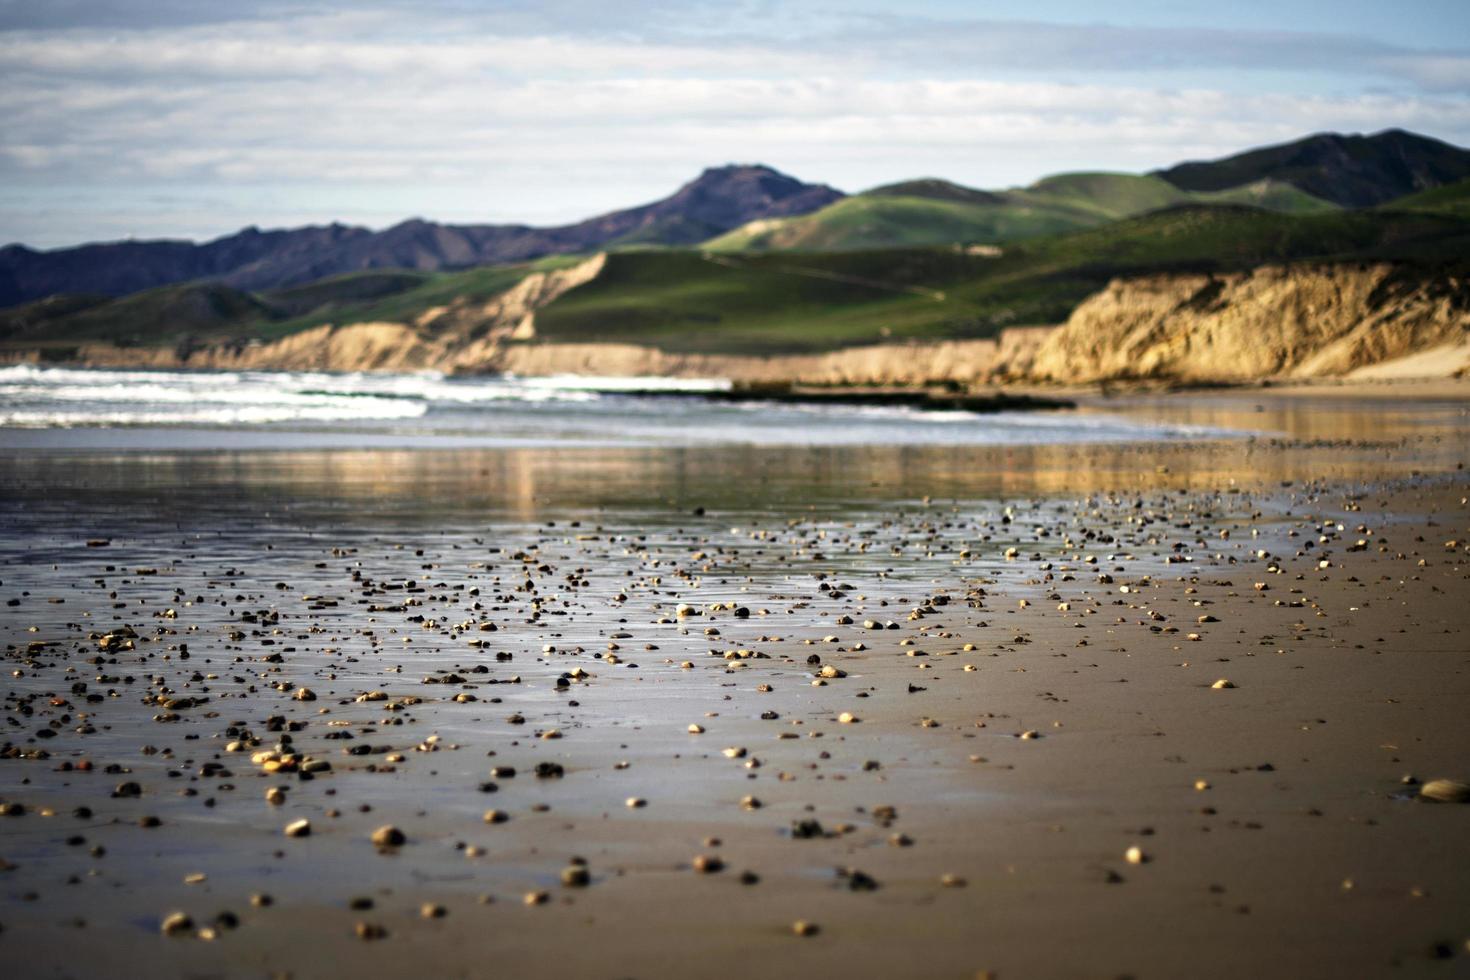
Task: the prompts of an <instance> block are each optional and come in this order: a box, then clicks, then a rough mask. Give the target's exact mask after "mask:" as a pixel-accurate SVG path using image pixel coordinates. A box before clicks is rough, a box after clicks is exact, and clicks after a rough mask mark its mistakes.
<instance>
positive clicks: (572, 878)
mask: <svg viewBox="0 0 1470 980" xmlns="http://www.w3.org/2000/svg"><path fill="white" fill-rule="evenodd" d="M591 882H592V873H591V872H589V871H588V870H587V866H586V865H585V864H573V865H569V866H567V867H565V868H562V869H561V883H562V884H563V885H566V886H567V887H568V888H586V887H587V886H588V885H589V884H591Z"/></svg>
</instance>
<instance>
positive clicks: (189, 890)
mask: <svg viewBox="0 0 1470 980" xmlns="http://www.w3.org/2000/svg"><path fill="white" fill-rule="evenodd" d="M1108 408H1109V410H1111V411H1120V412H1124V413H1130V414H1138V415H1140V416H1146V417H1150V418H1163V419H1167V420H1170V421H1188V422H1197V423H1199V424H1219V425H1240V426H1251V427H1254V428H1258V429H1260V430H1262V432H1263V434H1262V435H1260V436H1258V437H1256V438H1253V439H1249V440H1245V439H1242V440H1230V441H1220V442H1209V443H1189V444H1186V443H1175V444H1154V445H1149V446H1090V447H1066V446H1053V447H1032V448H1025V449H1018V448H1007V449H994V450H986V449H965V450H958V449H945V448H942V447H930V448H926V449H923V450H906V449H903V448H873V449H849V450H843V451H821V450H799V449H784V450H779V451H775V450H759V449H738V448H727V449H718V450H715V449H711V450H618V451H611V450H609V451H598V450H508V451H491V450H484V451H472V452H454V453H451V452H439V451H429V452H417V453H416V452H356V451H354V452H298V453H183V454H168V453H146V452H132V453H116V454H99V453H95V452H92V453H82V452H65V453H55V452H51V453H47V452H38V451H30V450H25V451H22V450H13V451H11V452H10V453H9V454H8V455H7V458H6V460H5V462H6V467H5V475H4V476H3V478H0V480H3V491H4V492H3V498H4V503H3V505H0V507H3V509H0V519H3V528H4V535H3V540H0V558H3V564H0V600H4V601H5V602H6V603H8V604H7V605H5V606H0V617H3V618H0V634H3V636H0V640H3V643H4V645H5V656H6V671H7V673H6V680H5V683H4V694H5V704H4V715H5V720H4V725H5V735H4V736H3V739H0V742H3V745H4V747H5V752H4V758H0V802H3V805H4V807H5V809H6V813H7V815H5V816H0V859H3V864H0V868H3V869H4V870H0V929H3V931H0V957H3V959H0V963H3V964H4V970H5V973H6V975H7V976H16V977H95V976H108V977H125V976H140V977H141V976H150V977H155V976H191V977H192V976H199V977H213V976H228V977H235V976H240V977H265V976H283V975H289V976H293V977H337V976H347V975H376V976H401V975H419V976H426V977H429V976H432V977H481V976H510V977H577V978H581V977H587V978H620V977H695V978H697V977H728V976H745V975H753V976H764V977H773V978H781V977H837V976H855V977H909V976H913V977H919V976H922V977H956V978H968V977H975V976H979V975H985V974H987V973H990V974H993V975H995V976H998V977H1001V978H1012V977H1118V976H1133V977H1140V978H1144V977H1183V976H1188V977H1216V976H1220V977H1224V976H1242V975H1245V976H1263V977H1343V976H1377V975H1386V974H1393V975H1395V976H1400V975H1402V976H1419V975H1424V976H1431V975H1432V976H1447V975H1450V973H1452V972H1454V971H1455V970H1457V969H1458V970H1460V971H1462V972H1463V971H1464V970H1466V969H1467V968H1470V946H1467V943H1470V873H1467V870H1466V869H1467V868H1470V805H1458V804H1453V803H1435V802H1429V801H1426V800H1425V799H1423V798H1422V793H1421V791H1422V790H1423V788H1424V784H1425V783H1426V782H1428V781H1431V780H1437V779H1450V780H1456V781H1460V782H1467V781H1470V720H1467V719H1470V710H1467V707H1466V706H1467V704H1470V508H1467V505H1466V496H1467V493H1470V481H1467V479H1466V476H1465V473H1464V470H1463V466H1464V464H1465V462H1466V460H1467V459H1470V426H1467V424H1466V417H1465V410H1464V408H1463V406H1462V405H1460V404H1455V403H1448V402H1445V403H1441V402H1433V403H1419V402H1391V403H1389V402H1381V401H1371V402H1365V401H1356V402H1351V403H1348V402H1336V401H1331V400H1327V401H1321V400H1318V401H1313V400H1309V399H1300V398H1293V397H1282V398H1273V397H1272V396H1270V395H1269V394H1263V393H1254V392H1252V393H1233V394H1232V393H1225V394H1216V395H1194V396H1154V397H1139V398H1134V399H1131V400H1130V399H1125V400H1122V401H1117V402H1110V403H1109V404H1108ZM492 626H493V628H491V627H492ZM129 634H135V635H129ZM824 673H825V674H827V675H832V676H825V677H824V676H823V674H824ZM303 691H305V692H307V693H302V692H303ZM696 728H697V729H699V731H695V730H694V729H696ZM322 762H325V763H326V764H327V767H325V768H323V767H322V766H321V765H320V763H322ZM271 769H275V770H276V771H274V772H271V771H268V770H271ZM511 769H513V770H514V773H513V774H511V773H510V772H509V771H508V770H511ZM304 770H316V771H314V772H306V771H304ZM304 777H308V778H304ZM1436 791H1437V790H1436ZM1451 792H1452V791H1451ZM268 797H269V798H268ZM271 799H277V800H278V802H271ZM488 811H498V812H499V813H500V814H501V815H502V817H503V819H502V818H498V817H494V816H493V815H490V814H489V813H488ZM487 817H489V819H487ZM301 820H306V821H308V823H309V834H306V835H302V836H288V834H287V833H286V830H287V828H288V826H290V825H292V824H294V823H296V822H297V821H301ZM386 827H392V828H396V829H397V830H398V831H400V832H401V834H402V835H403V842H402V843H401V844H400V845H397V846H387V847H383V846H379V845H377V844H375V843H374V840H373V837H374V834H375V832H377V831H380V830H381V829H383V828H386ZM577 869H584V870H577ZM567 882H569V883H567ZM170 916H175V918H173V919H172V920H170ZM185 918H186V919H187V922H186V921H185ZM165 923H168V924H169V925H170V926H171V934H168V935H165V934H163V930H164V926H165ZM799 923H801V924H804V927H799V926H798V924H799Z"/></svg>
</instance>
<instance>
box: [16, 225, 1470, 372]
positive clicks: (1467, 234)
mask: <svg viewBox="0 0 1470 980" xmlns="http://www.w3.org/2000/svg"><path fill="white" fill-rule="evenodd" d="M902 200H906V201H921V202H922V201H924V199H923V198H902ZM931 203H940V204H943V203H953V202H944V201H940V202H931ZM1467 254H1470V221H1467V220H1466V219H1465V218H1464V217H1457V216H1455V215H1453V214H1438V213H1433V212H1431V211H1419V210H1406V209H1404V210H1400V209H1389V208H1380V209H1365V210H1344V209H1336V208H1335V209H1331V210H1327V211H1322V212H1317V213H1311V214H1285V213H1279V212H1272V211H1265V210H1261V209H1259V208H1254V207H1247V206H1243V205H1235V204H1227V205H1220V204H1198V203H1189V204H1185V205H1180V206H1174V207H1166V208H1161V209H1156V210H1151V211H1149V212H1147V213H1145V214H1141V215H1136V216H1134V217H1129V218H1124V219H1121V220H1118V221H1114V222H1110V223H1107V224H1103V225H1099V226H1097V227H1093V228H1088V229H1085V230H1081V231H1074V232H1069V233H1067V234H1061V235H1053V236H1046V237H1039V238H1033V239H1028V240H1026V241H1020V242H1016V243H1013V244H1011V245H1007V246H1006V247H1005V248H1004V250H1002V251H1001V252H1000V254H996V252H995V251H994V250H978V249H968V248H960V247H955V246H952V245H946V246H943V247H932V246H931V247H922V248H913V247H908V248H893V249H883V250H868V251H859V250H847V251H826V252H800V253H798V252H789V251H788V252H778V251H767V252H746V253H728V252H723V253H717V252H712V251H709V250H706V249H690V248H667V249H628V250H623V251H617V252H610V253H607V254H606V255H605V257H597V259H600V260H601V261H597V259H591V260H578V259H569V258H565V257H556V258H547V259H541V260H538V261H537V262H535V263H531V264H522V265H510V266H483V267H476V268H473V269H466V270H458V271H453V272H436V273H388V272H364V273H355V274H352V275H348V276H341V277H336V278H333V279H328V280H323V281H321V282H318V283H315V284H312V285H310V286H299V287H292V288H289V289H284V290H272V291H263V292H256V293H245V292H242V291H238V290H233V289H231V288H229V287H226V286H222V285H219V284H217V283H190V284H183V285H175V286H167V287H162V288H160V289H155V290H150V291H147V292H143V293H139V294H135V295H132V296H126V297H123V298H120V299H112V300H99V299H98V298H96V297H91V298H88V297H77V298H74V299H66V300H63V299H53V300H47V301H42V302H40V303H36V304H31V305H30V306H26V307H20V308H17V309H16V310H11V311H6V312H3V313H0V361H4V360H6V359H7V358H25V357H37V358H42V359H53V360H74V359H78V358H80V359H82V360H84V361H85V360H87V359H88V358H92V357H96V356H103V357H105V356H111V357H112V358H113V359H112V360H105V359H104V360H100V361H91V362H92V363H113V364H117V363H133V364H144V363H146V364H153V365H155V366H173V367H177V366H199V365H201V364H203V365H206V366H207V365H210V364H213V365H215V366H236V367H246V366H251V367H261V368H266V367H291V366H301V365H303V364H307V365H309V364H310V363H312V362H311V360H310V358H311V357H313V356H315V354H313V351H316V350H317V348H313V347H311V346H310V345H311V344H313V343H315V344H325V343H327V341H328V340H329V339H330V338H331V337H332V336H334V335H335V334H334V333H333V332H334V331H336V332H343V331H345V332H346V333H344V334H343V336H344V337H350V336H351V332H352V331H353V330H355V329H359V328H360V332H361V333H363V334H364V335H366V334H371V333H372V332H373V331H380V330H382V329H384V328H385V326H386V327H391V328H392V330H391V331H389V333H390V334H391V336H393V337H396V338H398V340H399V341H401V342H402V343H403V344H410V345H412V344H418V343H420V342H423V343H425V344H430V345H434V346H435V349H436V350H442V351H446V352H451V353H455V354H456V356H458V355H459V354H466V356H470V355H473V356H479V355H478V354H475V353H474V351H475V350H478V349H479V348H474V347H473V345H475V344H479V343H480V342H481V341H482V340H485V341H487V344H486V345H485V350H488V349H489V347H495V348H496V349H499V350H505V349H509V348H511V347H516V346H518V345H522V344H523V342H524V341H527V340H529V341H531V344H529V346H537V345H538V343H539V344H551V345H555V344H558V343H571V344H586V343H622V344H636V345H643V346H646V347H649V348H651V349H656V350H660V351H665V352H669V353H676V354H742V355H757V354H759V355H764V354H790V353H816V352H823V351H830V350H837V349H841V348H844V347H852V346H860V345H867V344H875V343H881V342H885V341H889V342H896V341H904V340H952V339H976V338H987V337H995V336H997V335H998V334H999V332H1000V331H1001V330H1002V329H1004V328H1006V327H1010V326H1016V325H1028V324H1031V325H1034V324H1048V323H1060V322H1062V321H1064V320H1066V319H1067V317H1068V316H1069V314H1071V313H1072V311H1073V310H1074V309H1075V308H1076V306H1077V304H1078V303H1079V302H1081V301H1082V300H1084V299H1085V298H1086V297H1088V296H1090V295H1094V294H1096V293H1097V292H1098V291H1099V290H1102V289H1104V288H1105V287H1106V285H1107V284H1108V282H1109V281H1110V280H1113V279H1115V278H1118V277H1125V278H1132V277H1137V276H1141V275H1162V276H1179V275H1184V276H1205V277H1208V276H1210V275H1225V274H1237V273H1246V272H1250V271H1251V270H1255V269H1258V268H1261V267H1263V266H1284V265H1291V264H1294V263H1302V262H1314V263H1322V262H1326V263H1336V264H1341V265H1343V266H1345V267H1346V266H1364V265H1369V264H1374V263H1390V264H1395V265H1396V266H1397V267H1400V268H1402V269H1403V270H1405V272H1404V274H1405V276H1407V277H1408V279H1409V280H1412V281H1413V282H1415V283H1426V284H1429V286H1431V287H1432V286H1433V284H1435V283H1447V282H1450V281H1451V280H1453V281H1455V282H1459V281H1460V280H1459V278H1457V277H1463V276H1464V275H1465V270H1466V264H1465V262H1464V259H1463V256H1465V255H1467ZM593 262H596V263H597V264H596V267H595V269H592V270H591V271H590V272H589V270H588V268H583V271H584V272H588V275H586V276H585V277H581V278H578V279H577V280H576V282H575V284H571V283H565V284H564V285H565V286H566V287H567V288H564V289H551V288H547V284H548V282H549V281H550V280H551V279H553V278H555V276H556V274H557V273H559V272H572V271H576V268H582V267H590V265H591V264H592V263H593ZM538 276H539V277H540V278H539V280H538V279H537V277H538ZM1406 281H1408V280H1406ZM1456 288H1458V287H1456ZM1430 291H1431V292H1432V291H1433V290H1432V289H1431V290H1430ZM512 296H514V297H516V299H517V302H516V303H511V302H509V301H508V300H509V298H510V297H512ZM513 306H514V307H516V309H515V311H514V313H513V314H507V311H508V310H510V309H511V308H512V307H513ZM527 314H534V315H533V316H530V317H527ZM509 324H514V325H515V326H516V328H517V330H516V333H515V334H514V335H510V336H507V335H505V334H504V332H502V333H501V334H500V335H499V337H498V338H497V337H492V336H490V334H491V333H492V331H491V329H490V328H491V327H497V326H506V325H509ZM523 327H524V328H526V329H525V330H524V332H522V330H521V328H523ZM313 331H317V332H318V333H317V334H313ZM313 338H314V339H313ZM275 341H281V342H282V345H281V346H280V348H279V349H277V348H273V347H272V346H271V345H272V343H273V342H275ZM344 343H345V341H344ZM98 344H101V345H104V346H107V345H110V346H107V351H104V352H103V354H101V355H99V354H97V353H96V352H95V350H92V349H91V348H93V347H95V345H98ZM302 345H305V346H302ZM445 345H449V346H445ZM454 345H459V346H457V347H456V346H454ZM348 346H350V345H348ZM382 346H383V345H382V344H380V343H379V342H378V341H374V342H373V343H372V344H369V345H368V347H370V348H371V349H372V350H380V349H382ZM472 348H473V349H472ZM333 349H334V350H336V349H337V348H333ZM342 349H344V350H345V349H346V348H345V347H344V348H342ZM395 349H396V348H395ZM211 350H213V351H216V352H220V351H223V352H226V353H227V354H228V356H224V355H220V357H219V358H216V359H210V357H213V356H214V355H208V354H207V352H208V351H211ZM89 351H90V352H89ZM201 351H202V352H206V354H205V355H203V357H204V359H203V360H200V359H197V357H196V352H201ZM251 351H254V353H250V352H251ZM282 351H286V352H288V353H289V355H290V358H292V359H290V360H279V359H273V358H277V357H278V356H280V355H281V353H282ZM108 352H110V355H109V354H108ZM180 352H183V353H180ZM242 352H243V353H242ZM480 353H481V354H483V353H485V351H481V352H480ZM322 356H323V357H326V355H325V354H322ZM336 356H337V355H333V357H336ZM190 357H196V359H195V360H189V359H188V358H190ZM178 358H182V359H178ZM324 363H331V364H333V365H335V368H336V369H339V370H358V369H364V370H365V369H368V368H371V367H373V366H375V365H377V366H381V365H380V364H379V363H378V362H374V361H371V360H365V361H361V362H358V361H342V360H331V361H327V362H324ZM446 363H448V362H437V361H435V362H430V361H424V362H422V363H417V364H410V363H408V362H403V365H401V366H407V367H436V368H438V369H446V370H447V369H448V368H447V367H446V366H445V364H446ZM492 363H496V362H492V361H474V360H472V359H471V360H466V361H455V362H454V364H452V365H451V366H456V365H457V366H460V367H469V368H476V366H477V365H478V367H479V369H484V368H486V367H488V366H490V365H491V364H492Z"/></svg>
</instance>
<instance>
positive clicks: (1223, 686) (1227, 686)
mask: <svg viewBox="0 0 1470 980" xmlns="http://www.w3.org/2000/svg"><path fill="white" fill-rule="evenodd" d="M1210 687H1211V688H1213V689H1214V690H1216V691H1228V690H1231V689H1232V688H1234V687H1235V682H1234V681H1232V680H1228V679H1226V678H1224V677H1222V678H1220V679H1219V680H1218V681H1216V682H1215V683H1213V684H1211V685H1210Z"/></svg>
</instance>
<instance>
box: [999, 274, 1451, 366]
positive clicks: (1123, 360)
mask: <svg viewBox="0 0 1470 980" xmlns="http://www.w3.org/2000/svg"><path fill="white" fill-rule="evenodd" d="M1467 340H1470V279H1467V277H1466V276H1465V274H1464V270H1463V269H1460V270H1458V271H1448V270H1445V271H1436V270H1426V269H1422V268H1414V267H1408V266H1399V265H1392V264H1387V263H1380V264H1373V265H1353V264H1342V263H1337V264H1331V265H1311V266H1270V267H1264V268H1260V269H1256V270H1254V271H1251V272H1242V273H1232V274H1225V275H1155V276H1146V277H1141V278H1135V279H1127V280H1117V281H1114V282H1112V283H1110V284H1109V285H1108V287H1107V288H1106V289H1104V290H1102V291H1101V292H1098V293H1096V294H1094V295H1093V296H1091V297H1089V298H1088V299H1087V300H1085V301H1083V303H1082V304H1081V305H1080V306H1078V308H1077V309H1076V311H1074V312H1073V314H1072V316H1071V317H1070V318H1069V319H1068V321H1067V322H1066V324H1065V325H1063V326H1062V327H1061V328H1060V329H1059V330H1057V331H1056V332H1055V333H1053V334H1052V335H1051V336H1050V337H1049V338H1047V340H1046V341H1045V342H1044V343H1043V344H1042V345H1041V346H1040V349H1039V350H1038V351H1037V352H1036V357H1035V359H1034V360H1033V361H1032V363H1031V365H1030V367H1029V370H1028V371H1027V372H1026V373H1027V374H1028V375H1029V376H1030V377H1031V378H1032V379H1033V380H1037V381H1047V382H1060V383H1069V384H1071V383H1086V382H1096V381H1126V380H1142V379H1151V380H1152V379H1165V380H1174V381H1183V382H1239V381H1251V380H1258V379H1266V378H1324V377H1341V376H1346V375H1349V374H1351V373H1352V372H1354V371H1358V370H1363V369H1368V368H1372V367H1375V366H1379V365H1383V364H1385V363H1386V362H1392V361H1395V360H1398V359H1402V358H1407V357H1410V356H1413V355H1418V354H1421V353H1422V352H1425V351H1427V350H1430V349H1438V348H1456V347H1459V346H1461V345H1463V344H1465V343H1466V342H1467ZM1423 368H1424V369H1425V370H1427V371H1430V372H1431V373H1435V372H1436V371H1437V370H1438V368H1437V365H1435V364H1424V365H1423Z"/></svg>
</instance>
